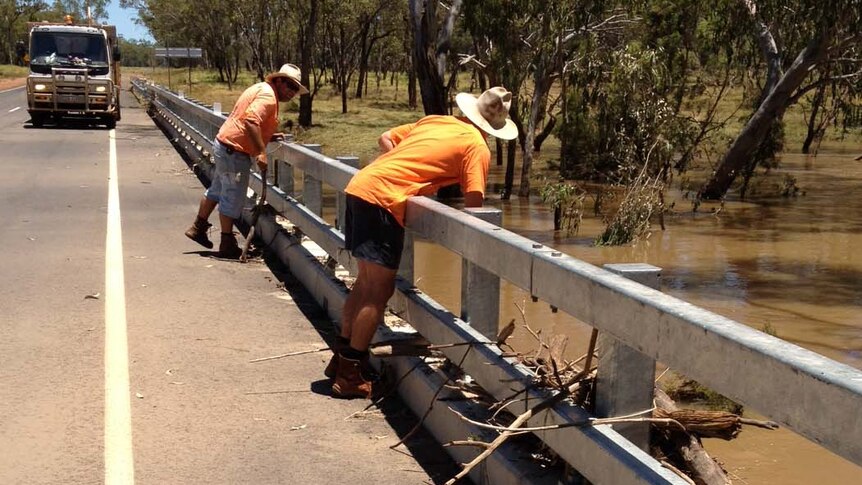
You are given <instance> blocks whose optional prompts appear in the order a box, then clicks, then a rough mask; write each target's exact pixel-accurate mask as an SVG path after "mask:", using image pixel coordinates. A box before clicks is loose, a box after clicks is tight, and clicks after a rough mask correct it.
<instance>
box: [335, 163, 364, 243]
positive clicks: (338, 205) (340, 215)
mask: <svg viewBox="0 0 862 485" xmlns="http://www.w3.org/2000/svg"><path fill="white" fill-rule="evenodd" d="M335 159H336V160H338V161H339V162H341V163H343V164H345V165H349V166H351V167H353V168H359V157H354V156H352V155H346V156H341V157H335ZM346 199H347V197H346V196H345V195H344V192H341V191H339V192H338V193H337V194H336V195H335V214H336V216H335V227H336V228H338V230H339V231H341V233H342V234H344V214H345V212H346V211H347V201H346Z"/></svg>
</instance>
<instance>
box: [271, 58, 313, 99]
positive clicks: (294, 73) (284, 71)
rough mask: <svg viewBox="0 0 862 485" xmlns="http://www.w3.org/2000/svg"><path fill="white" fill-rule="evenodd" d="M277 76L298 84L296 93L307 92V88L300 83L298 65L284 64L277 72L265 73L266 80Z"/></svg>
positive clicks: (300, 77)
mask: <svg viewBox="0 0 862 485" xmlns="http://www.w3.org/2000/svg"><path fill="white" fill-rule="evenodd" d="M277 77H286V78H288V79H290V80H291V81H293V83H294V84H296V85H297V86H299V91H297V93H298V94H308V89H305V86H303V85H302V81H300V79H302V71H300V70H299V68H298V67H296V66H294V65H293V64H285V65H283V66H281V69H279V70H278V72H271V73H269V74H267V75H266V82H270V81H272V80H273V79H275V78H277Z"/></svg>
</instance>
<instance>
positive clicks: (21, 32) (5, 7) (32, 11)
mask: <svg viewBox="0 0 862 485" xmlns="http://www.w3.org/2000/svg"><path fill="white" fill-rule="evenodd" d="M47 7H48V5H47V4H46V3H45V2H43V1H41V0H0V32H5V33H6V34H5V35H0V64H11V63H12V60H13V59H15V43H16V42H17V41H19V40H21V41H23V40H24V39H25V38H26V35H27V32H26V22H27V21H29V20H35V17H34V16H35V15H36V14H37V13H38V12H40V11H42V10H45V9H46V8H47Z"/></svg>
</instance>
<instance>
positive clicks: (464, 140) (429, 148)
mask: <svg viewBox="0 0 862 485" xmlns="http://www.w3.org/2000/svg"><path fill="white" fill-rule="evenodd" d="M389 132H390V135H391V138H392V142H393V143H394V144H395V147H394V148H393V149H392V150H390V151H388V152H386V153H384V154H383V155H380V157H378V158H377V160H375V161H374V162H372V163H371V164H370V165H368V166H367V167H365V168H363V169H362V170H360V171H359V172H358V173H357V174H356V175H354V176H353V178H352V179H351V180H350V183H349V184H348V185H347V188H346V189H345V192H347V193H348V194H351V195H354V196H356V197H359V198H360V199H363V200H365V201H366V202H370V203H372V204H375V205H378V206H380V207H383V208H384V209H386V210H388V211H389V212H391V213H392V215H393V216H395V219H397V220H398V222H399V223H400V224H401V225H402V226H403V225H404V211H405V208H406V202H407V198H408V197H411V196H414V195H431V194H434V193H435V192H436V191H437V189H439V188H440V187H443V186H446V185H452V184H456V183H460V184H461V190H462V191H463V192H464V193H467V192H479V193H481V194H482V195H484V194H485V183H486V181H487V179H488V164H489V162H490V160H491V151H490V150H489V149H488V144H487V142H486V141H485V137H484V135H483V134H482V132H481V131H479V129H478V128H476V127H475V126H473V124H472V123H470V122H469V121H467V120H466V119H459V118H456V117H454V116H437V115H432V116H426V117H424V118H422V119H421V120H419V121H417V122H416V123H410V124H406V125H401V126H398V127H396V128H393V129H391V130H389Z"/></svg>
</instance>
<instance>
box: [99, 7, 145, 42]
mask: <svg viewBox="0 0 862 485" xmlns="http://www.w3.org/2000/svg"><path fill="white" fill-rule="evenodd" d="M107 11H108V24H109V25H116V26H117V34H119V35H122V36H123V38H124V39H126V40H132V39H138V40H149V41H152V40H153V36H152V35H150V31H149V30H147V28H146V27H144V26H142V25H137V24H135V20H137V18H138V12H137V11H136V10H134V9H126V8H120V2H119V0H112V1H111V2H110V3H109V4H108V7H107Z"/></svg>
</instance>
